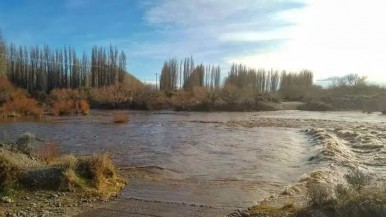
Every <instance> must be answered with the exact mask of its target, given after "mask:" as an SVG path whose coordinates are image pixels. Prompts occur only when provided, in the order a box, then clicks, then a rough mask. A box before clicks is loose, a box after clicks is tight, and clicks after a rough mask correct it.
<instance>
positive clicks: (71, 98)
mask: <svg viewBox="0 0 386 217" xmlns="http://www.w3.org/2000/svg"><path fill="white" fill-rule="evenodd" d="M48 99H49V100H48V103H49V104H50V105H51V113H52V114H53V115H56V116H59V115H72V114H82V115H87V114H88V113H89V111H90V105H89V103H88V102H87V100H86V99H87V96H86V93H85V92H84V91H82V90H73V89H54V90H52V91H51V93H50V95H49V97H48Z"/></svg>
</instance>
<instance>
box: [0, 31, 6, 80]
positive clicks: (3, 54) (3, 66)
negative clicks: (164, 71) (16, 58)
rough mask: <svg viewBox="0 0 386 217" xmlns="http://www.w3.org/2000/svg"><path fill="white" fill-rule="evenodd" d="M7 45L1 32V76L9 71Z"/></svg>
mask: <svg viewBox="0 0 386 217" xmlns="http://www.w3.org/2000/svg"><path fill="white" fill-rule="evenodd" d="M6 55H7V46H6V44H5V41H4V39H3V36H2V34H1V32H0V76H2V75H5V74H6V72H7V56H6Z"/></svg>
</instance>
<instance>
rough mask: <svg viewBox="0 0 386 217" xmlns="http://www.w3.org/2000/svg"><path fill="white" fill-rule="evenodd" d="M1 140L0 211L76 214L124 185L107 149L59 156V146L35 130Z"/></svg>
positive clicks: (16, 213)
mask: <svg viewBox="0 0 386 217" xmlns="http://www.w3.org/2000/svg"><path fill="white" fill-rule="evenodd" d="M0 144H1V145H0V199H1V201H2V203H0V207H1V209H0V210H1V212H0V216H3V215H6V216H13V215H17V216H23V213H28V215H29V216H33V214H35V215H39V216H61V215H63V214H64V213H65V214H67V215H68V214H71V215H73V214H76V213H77V212H79V211H80V210H81V209H82V206H83V204H87V203H91V202H98V201H106V200H109V199H110V198H113V197H115V195H117V193H119V192H120V191H121V190H122V188H123V187H124V186H125V181H123V180H122V179H120V178H118V177H117V175H116V168H115V166H114V164H113V163H112V161H111V159H110V156H109V155H108V154H97V155H93V156H74V155H60V153H59V147H58V145H56V144H54V143H51V142H44V141H41V140H39V139H38V138H35V136H34V135H32V134H30V133H25V134H24V135H22V136H21V137H20V138H19V139H17V141H15V142H1V143H0ZM31 198H32V199H31ZM31 202H32V203H31ZM17 204H23V205H22V206H20V205H19V206H17Z"/></svg>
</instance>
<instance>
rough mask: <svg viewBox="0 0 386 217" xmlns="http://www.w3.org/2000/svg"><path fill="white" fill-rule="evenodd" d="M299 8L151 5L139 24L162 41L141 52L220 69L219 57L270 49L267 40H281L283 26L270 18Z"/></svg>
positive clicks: (295, 4)
mask: <svg viewBox="0 0 386 217" xmlns="http://www.w3.org/2000/svg"><path fill="white" fill-rule="evenodd" d="M299 7H302V4H301V3H299V1H298V0H293V1H288V0H286V1H285V0H239V1H234V0H190V1H187V0H159V1H156V0H154V1H152V2H151V3H149V2H148V4H147V11H146V12H145V17H144V19H145V21H147V22H148V23H149V24H150V25H151V26H152V27H155V28H156V29H157V31H162V33H163V35H162V39H164V40H160V41H156V42H154V41H153V42H150V43H149V44H142V45H141V47H143V48H145V49H141V50H143V51H144V52H145V53H147V54H149V53H154V55H156V56H162V55H164V56H165V55H167V56H166V57H165V58H169V57H173V56H176V57H180V58H182V57H184V56H191V55H193V56H194V57H195V58H196V60H197V61H198V62H200V61H205V63H208V61H209V62H210V63H212V64H213V63H215V62H217V64H223V62H221V61H222V59H223V57H224V56H227V55H231V54H241V53H246V51H253V50H266V49H267V48H269V47H274V46H275V43H272V42H269V41H273V40H282V38H285V36H284V37H283V35H280V32H283V30H278V28H282V27H283V26H287V25H289V22H287V21H286V20H285V19H281V18H278V17H277V16H276V14H277V13H278V12H282V11H286V10H288V9H292V8H299ZM272 35H276V36H278V37H275V38H273V37H272ZM169 45H171V46H169ZM174 45H178V46H174ZM158 48H168V49H158ZM197 57H198V58H197Z"/></svg>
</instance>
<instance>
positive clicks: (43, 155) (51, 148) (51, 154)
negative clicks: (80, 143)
mask: <svg viewBox="0 0 386 217" xmlns="http://www.w3.org/2000/svg"><path fill="white" fill-rule="evenodd" d="M38 156H39V158H40V159H41V160H42V161H44V162H46V163H49V162H51V161H53V160H54V159H55V158H57V157H58V156H59V146H58V145H57V144H56V143H53V142H49V143H46V144H43V145H42V146H41V147H40V150H39V155H38Z"/></svg>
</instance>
